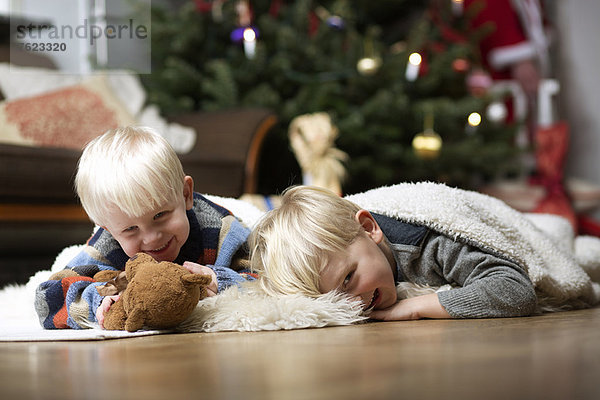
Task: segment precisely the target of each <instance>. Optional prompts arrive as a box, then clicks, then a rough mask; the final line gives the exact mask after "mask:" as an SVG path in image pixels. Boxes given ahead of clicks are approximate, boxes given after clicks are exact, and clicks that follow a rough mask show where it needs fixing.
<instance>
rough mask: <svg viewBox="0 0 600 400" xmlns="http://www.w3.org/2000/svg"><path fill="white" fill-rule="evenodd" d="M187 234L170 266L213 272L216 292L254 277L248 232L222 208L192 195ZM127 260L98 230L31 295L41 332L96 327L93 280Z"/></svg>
mask: <svg viewBox="0 0 600 400" xmlns="http://www.w3.org/2000/svg"><path fill="white" fill-rule="evenodd" d="M187 217H188V221H189V223H190V233H189V236H188V239H187V241H186V242H185V243H184V245H183V246H182V248H181V250H180V252H179V255H178V256H177V258H176V259H175V260H174V262H175V263H178V264H183V262H184V261H192V262H196V263H199V264H203V265H207V266H209V267H210V268H212V269H213V270H214V271H215V273H216V275H217V280H218V288H219V291H221V290H223V289H225V288H226V287H228V286H230V285H233V284H239V283H241V282H243V281H245V280H252V279H254V278H255V277H254V276H252V275H251V274H249V273H247V272H245V271H244V270H245V268H246V267H247V265H248V246H247V242H246V240H247V238H248V235H249V233H250V230H249V229H248V228H247V227H245V226H244V225H243V224H242V223H241V222H240V221H239V220H238V219H237V218H235V217H234V216H233V215H232V214H231V213H230V212H229V211H228V210H227V209H225V208H223V207H221V206H219V205H217V204H215V203H213V202H211V201H210V200H208V199H206V198H205V197H203V196H201V195H200V194H198V193H194V206H193V208H192V209H191V210H188V211H187ZM128 259H129V257H128V256H127V254H125V252H124V251H123V249H122V248H121V246H120V245H119V243H118V242H117V241H116V239H115V238H114V237H113V236H112V235H111V234H110V233H109V232H108V231H107V230H104V229H102V228H99V229H98V230H97V231H96V232H95V233H94V234H93V236H92V237H91V238H90V239H89V240H88V242H87V244H86V246H85V247H84V248H83V250H82V251H81V252H80V253H79V254H78V255H77V256H75V258H74V259H73V260H71V261H70V262H69V263H68V264H67V266H66V268H65V269H64V270H62V271H60V272H58V273H56V274H54V275H53V276H52V277H50V280H48V281H46V282H43V283H42V284H40V285H39V286H38V288H37V291H36V295H35V310H36V312H37V314H38V317H39V320H40V324H41V325H42V326H43V327H44V328H46V329H66V328H72V329H83V328H89V327H92V326H94V325H95V323H96V322H97V321H96V310H97V308H98V306H99V305H100V303H101V302H102V298H103V297H102V296H101V295H100V294H99V293H98V291H97V290H96V286H98V285H103V284H104V283H103V282H96V281H94V279H93V278H92V277H93V276H94V275H95V274H96V273H97V272H99V271H101V270H124V269H125V263H126V262H127V260H128Z"/></svg>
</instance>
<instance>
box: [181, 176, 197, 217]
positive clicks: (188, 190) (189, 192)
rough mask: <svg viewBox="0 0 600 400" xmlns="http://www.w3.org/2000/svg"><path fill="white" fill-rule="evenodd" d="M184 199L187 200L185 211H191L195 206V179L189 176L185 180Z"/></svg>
mask: <svg viewBox="0 0 600 400" xmlns="http://www.w3.org/2000/svg"><path fill="white" fill-rule="evenodd" d="M183 198H184V200H185V209H186V210H191V209H192V207H193V206H194V179H192V177H191V176H189V175H186V176H185V178H183Z"/></svg>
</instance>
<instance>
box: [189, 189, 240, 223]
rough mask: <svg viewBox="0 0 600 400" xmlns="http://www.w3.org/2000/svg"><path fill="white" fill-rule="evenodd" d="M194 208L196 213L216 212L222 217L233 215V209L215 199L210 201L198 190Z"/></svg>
mask: <svg viewBox="0 0 600 400" xmlns="http://www.w3.org/2000/svg"><path fill="white" fill-rule="evenodd" d="M193 208H194V212H195V213H196V215H198V214H199V213H210V214H214V213H216V214H217V215H218V216H219V217H220V218H223V217H226V216H228V215H232V214H231V211H229V210H228V209H226V208H225V207H223V206H220V205H219V204H217V203H215V202H213V201H210V200H209V199H207V198H206V197H204V196H203V195H201V194H200V193H198V192H194V206H193Z"/></svg>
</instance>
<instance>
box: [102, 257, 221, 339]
mask: <svg viewBox="0 0 600 400" xmlns="http://www.w3.org/2000/svg"><path fill="white" fill-rule="evenodd" d="M94 279H96V280H97V281H103V282H106V281H109V280H110V281H109V282H108V283H107V284H106V285H105V286H99V287H98V288H97V289H98V292H99V293H100V294H101V295H103V296H106V295H109V294H116V293H118V292H122V293H121V296H120V298H119V300H117V301H116V302H115V303H114V304H113V305H112V306H111V307H110V309H109V310H108V311H107V312H106V314H105V316H104V328H105V329H110V330H127V331H129V332H135V331H137V330H140V329H142V327H147V328H155V329H169V328H174V327H175V326H177V325H178V324H180V323H181V322H183V321H184V320H185V319H186V318H187V317H189V315H190V314H191V313H192V311H193V310H194V308H195V307H196V304H197V303H198V301H200V300H201V299H203V298H205V297H206V295H207V294H206V286H208V284H209V283H210V282H211V277H210V276H208V275H199V274H192V273H191V272H189V271H188V270H187V269H185V268H184V267H182V266H180V265H177V264H174V263H171V262H166V261H162V262H160V263H159V262H157V261H156V260H154V259H153V258H152V257H151V256H149V255H148V254H144V253H139V254H136V255H135V256H133V257H132V258H131V259H130V260H129V261H127V264H126V265H125V271H124V272H121V273H118V272H116V271H101V272H99V273H97V274H96V275H95V276H94ZM125 286H126V288H125ZM124 288H125V289H124ZM123 289H124V291H123Z"/></svg>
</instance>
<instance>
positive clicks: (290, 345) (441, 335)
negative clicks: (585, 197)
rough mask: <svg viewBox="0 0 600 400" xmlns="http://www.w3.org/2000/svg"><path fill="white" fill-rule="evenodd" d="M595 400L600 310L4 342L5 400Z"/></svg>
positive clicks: (0, 382)
mask: <svg viewBox="0 0 600 400" xmlns="http://www.w3.org/2000/svg"><path fill="white" fill-rule="evenodd" d="M192 396H193V397H194V398H211V399H244V400H248V399H277V400H280V399H368V400H374V399H399V398H408V399H412V398H418V399H440V398H461V399H482V398H485V399H538V398H539V399H598V398H600V308H595V309H591V310H582V311H571V312H565V313H557V314H548V315H543V316H537V317H529V318H508V319H487V320H442V321H433V320H425V321H411V322H385V323H367V324H362V325H356V326H350V327H334V328H322V329H307V330H296V331H277V332H252V333H239V332H225V333H199V334H179V335H159V336H148V337H140V338H132V339H121V340H107V341H100V342H32V343H0V398H2V399H12V398H19V399H30V398H36V399H37V398H43V399H46V398H49V399H50V398H56V399H83V398H86V399H130V398H136V399H137V398H144V399H170V398H173V399H175V398H191V397H192Z"/></svg>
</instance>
